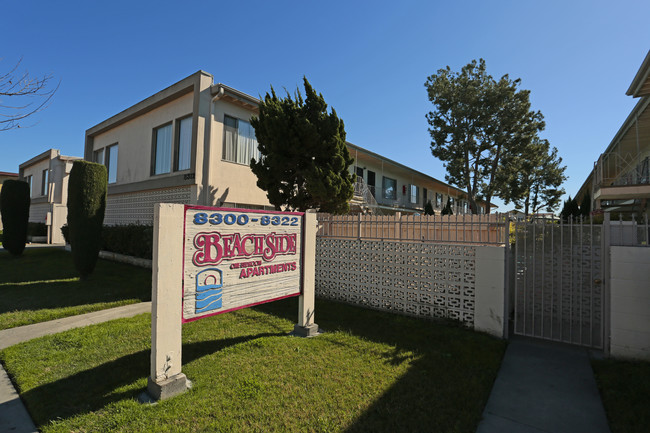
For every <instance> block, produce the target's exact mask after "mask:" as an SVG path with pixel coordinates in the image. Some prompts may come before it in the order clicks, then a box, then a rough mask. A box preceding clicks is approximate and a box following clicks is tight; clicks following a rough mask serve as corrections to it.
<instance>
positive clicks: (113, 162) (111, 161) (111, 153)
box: [106, 144, 117, 183]
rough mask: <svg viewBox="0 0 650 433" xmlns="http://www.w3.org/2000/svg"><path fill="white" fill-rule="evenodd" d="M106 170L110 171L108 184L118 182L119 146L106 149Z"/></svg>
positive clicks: (115, 145)
mask: <svg viewBox="0 0 650 433" xmlns="http://www.w3.org/2000/svg"><path fill="white" fill-rule="evenodd" d="M106 170H108V183H115V182H117V144H114V145H112V146H108V147H107V148H106Z"/></svg>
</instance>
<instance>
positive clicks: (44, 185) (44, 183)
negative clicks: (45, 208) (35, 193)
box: [41, 168, 50, 195]
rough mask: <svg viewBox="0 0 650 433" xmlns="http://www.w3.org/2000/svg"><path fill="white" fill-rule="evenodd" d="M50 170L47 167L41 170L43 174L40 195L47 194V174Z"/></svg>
mask: <svg viewBox="0 0 650 433" xmlns="http://www.w3.org/2000/svg"><path fill="white" fill-rule="evenodd" d="M49 171H50V170H48V169H47V168H46V169H45V170H43V176H42V177H41V195H47V191H48V189H49V188H48V187H49V186H50V184H49V183H48V181H47V174H48V173H49Z"/></svg>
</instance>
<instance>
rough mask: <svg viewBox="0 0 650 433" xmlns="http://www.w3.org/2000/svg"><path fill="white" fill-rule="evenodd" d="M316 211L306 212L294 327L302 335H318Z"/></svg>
mask: <svg viewBox="0 0 650 433" xmlns="http://www.w3.org/2000/svg"><path fill="white" fill-rule="evenodd" d="M316 224H317V221H316V212H315V211H307V212H306V213H305V227H304V231H303V239H304V243H303V248H304V251H303V254H304V261H303V269H302V294H301V295H300V296H299V297H298V323H297V324H296V325H295V326H294V328H293V333H294V334H295V335H299V336H301V337H312V336H314V335H318V325H317V324H316V323H314V310H315V298H316V294H315V279H316V278H315V276H316V230H317V226H316Z"/></svg>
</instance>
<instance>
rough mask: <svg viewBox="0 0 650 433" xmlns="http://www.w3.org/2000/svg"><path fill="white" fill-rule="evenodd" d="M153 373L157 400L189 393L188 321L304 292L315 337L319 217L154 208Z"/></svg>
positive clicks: (304, 317)
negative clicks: (185, 361)
mask: <svg viewBox="0 0 650 433" xmlns="http://www.w3.org/2000/svg"><path fill="white" fill-rule="evenodd" d="M153 246H154V250H153V262H152V264H153V266H152V311H151V374H150V376H149V380H148V385H147V392H148V394H149V395H150V396H151V397H152V398H153V399H155V400H161V399H165V398H169V397H172V396H174V395H177V394H179V393H182V392H184V391H185V390H186V389H187V388H188V386H189V381H188V380H187V378H186V377H185V375H184V374H183V373H182V372H181V346H182V344H181V327H182V323H186V322H191V321H194V320H198V319H200V318H203V317H209V316H213V315H215V314H222V313H227V312H229V311H234V310H238V309H241V308H246V307H251V306H254V305H258V304H263V303H266V302H272V301H276V300H280V299H284V298H288V297H292V296H299V307H298V308H299V311H298V323H297V324H296V325H295V327H294V334H296V335H300V336H313V335H316V334H317V333H318V325H316V324H315V323H314V297H315V295H314V280H315V254H316V214H315V213H313V212H307V213H302V212H266V211H258V210H246V209H224V208H208V207H201V206H186V205H177V204H168V203H160V204H158V205H157V206H156V207H155V209H154V245H153Z"/></svg>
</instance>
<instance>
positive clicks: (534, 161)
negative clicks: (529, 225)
mask: <svg viewBox="0 0 650 433" xmlns="http://www.w3.org/2000/svg"><path fill="white" fill-rule="evenodd" d="M503 163H504V165H505V166H507V167H508V170H501V171H500V172H499V175H500V176H504V177H503V178H502V179H500V180H499V182H500V183H502V184H504V185H507V186H508V187H507V188H505V189H504V190H503V191H502V195H501V198H502V199H503V200H504V201H505V202H506V204H507V203H510V202H513V203H514V205H515V208H516V209H523V210H524V213H525V214H526V216H528V215H529V214H530V213H532V214H535V213H537V212H539V211H541V210H542V209H544V208H545V209H546V210H547V211H549V212H551V211H553V210H554V209H555V208H557V206H558V205H559V204H560V198H561V197H562V195H563V194H564V193H565V191H564V189H563V188H562V187H561V185H562V183H564V181H565V180H566V176H565V175H564V172H565V170H566V166H563V165H562V158H560V157H559V156H558V154H557V149H556V148H555V147H553V148H552V149H551V146H550V144H549V142H548V140H542V139H540V138H539V137H535V138H534V139H533V140H532V141H531V142H530V143H528V145H527V146H525V147H522V148H521V149H520V152H519V153H509V154H507V155H505V156H504V159H503Z"/></svg>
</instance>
